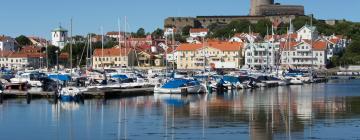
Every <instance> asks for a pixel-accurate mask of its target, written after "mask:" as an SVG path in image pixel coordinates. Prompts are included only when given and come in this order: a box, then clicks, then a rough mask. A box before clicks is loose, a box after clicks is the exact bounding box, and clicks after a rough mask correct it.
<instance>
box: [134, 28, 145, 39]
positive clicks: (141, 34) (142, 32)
mask: <svg viewBox="0 0 360 140" xmlns="http://www.w3.org/2000/svg"><path fill="white" fill-rule="evenodd" d="M145 36H146V35H145V29H144V28H139V29H138V30H137V31H136V37H140V38H142V37H145Z"/></svg>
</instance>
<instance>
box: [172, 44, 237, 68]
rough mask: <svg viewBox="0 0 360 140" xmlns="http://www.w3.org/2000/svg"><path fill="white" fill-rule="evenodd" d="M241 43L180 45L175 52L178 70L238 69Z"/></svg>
mask: <svg viewBox="0 0 360 140" xmlns="http://www.w3.org/2000/svg"><path fill="white" fill-rule="evenodd" d="M242 48H243V43H239V42H225V41H219V42H205V43H202V44H180V46H179V47H178V48H177V49H176V51H177V54H178V56H177V68H178V69H204V68H205V67H206V68H210V67H211V68H218V69H235V68H240V66H241V61H242Z"/></svg>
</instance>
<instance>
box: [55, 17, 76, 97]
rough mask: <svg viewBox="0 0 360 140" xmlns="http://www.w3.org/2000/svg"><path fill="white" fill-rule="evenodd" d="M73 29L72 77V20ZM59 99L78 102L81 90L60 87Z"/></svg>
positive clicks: (72, 87)
mask: <svg viewBox="0 0 360 140" xmlns="http://www.w3.org/2000/svg"><path fill="white" fill-rule="evenodd" d="M70 22H71V24H70V25H71V27H70V70H71V71H70V75H71V76H72V73H73V70H72V43H73V38H72V19H71V20H70ZM59 87H60V89H59V92H58V93H59V98H60V100H62V101H77V100H78V99H81V98H80V97H81V90H80V89H79V88H77V87H75V86H67V87H61V86H59Z"/></svg>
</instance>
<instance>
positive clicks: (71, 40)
mask: <svg viewBox="0 0 360 140" xmlns="http://www.w3.org/2000/svg"><path fill="white" fill-rule="evenodd" d="M72 22H73V21H72V18H71V19H70V75H72V67H73V65H72V43H73V37H72V26H73V25H72V24H73V23H72Z"/></svg>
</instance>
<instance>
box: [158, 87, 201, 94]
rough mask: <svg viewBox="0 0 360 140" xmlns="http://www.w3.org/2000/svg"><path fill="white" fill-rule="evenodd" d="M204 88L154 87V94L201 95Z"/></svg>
mask: <svg viewBox="0 0 360 140" xmlns="http://www.w3.org/2000/svg"><path fill="white" fill-rule="evenodd" d="M204 89H205V88H203V86H201V85H196V86H190V87H182V88H161V87H155V88H154V92H155V93H164V94H184V93H192V94H195V93H201V92H204V91H203V90H204Z"/></svg>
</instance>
